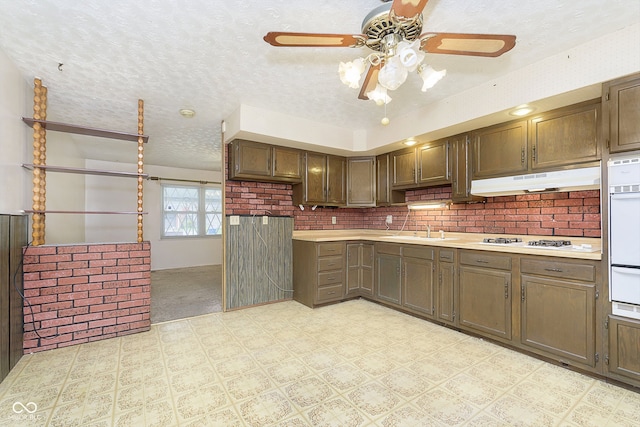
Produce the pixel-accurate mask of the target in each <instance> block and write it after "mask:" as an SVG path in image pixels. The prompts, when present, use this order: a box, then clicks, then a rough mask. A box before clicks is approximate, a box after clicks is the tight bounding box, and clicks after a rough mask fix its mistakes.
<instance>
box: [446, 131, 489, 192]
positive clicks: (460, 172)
mask: <svg viewBox="0 0 640 427" xmlns="http://www.w3.org/2000/svg"><path fill="white" fill-rule="evenodd" d="M449 141H450V143H451V160H452V162H451V172H452V179H451V181H452V182H451V200H452V201H453V202H454V203H457V202H471V201H481V200H484V197H480V196H473V195H471V170H472V165H471V143H470V140H469V135H467V134H462V135H456V136H453V137H451V138H449Z"/></svg>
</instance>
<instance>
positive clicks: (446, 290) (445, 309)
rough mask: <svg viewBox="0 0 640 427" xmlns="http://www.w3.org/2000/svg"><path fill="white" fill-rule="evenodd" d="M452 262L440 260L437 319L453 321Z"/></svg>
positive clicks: (454, 317) (454, 316)
mask: <svg viewBox="0 0 640 427" xmlns="http://www.w3.org/2000/svg"><path fill="white" fill-rule="evenodd" d="M454 271H455V270H454V264H453V263H451V262H441V263H440V266H439V272H438V282H439V283H438V286H439V289H438V319H439V320H442V321H444V322H449V323H453V322H455V319H456V315H455V308H454V293H453V292H454V287H453V278H454Z"/></svg>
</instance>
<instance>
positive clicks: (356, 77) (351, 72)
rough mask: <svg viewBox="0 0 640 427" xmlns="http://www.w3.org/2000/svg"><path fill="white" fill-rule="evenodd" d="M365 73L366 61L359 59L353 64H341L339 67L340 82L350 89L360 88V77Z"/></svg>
mask: <svg viewBox="0 0 640 427" xmlns="http://www.w3.org/2000/svg"><path fill="white" fill-rule="evenodd" d="M363 72H364V59H362V58H357V59H354V60H353V61H352V62H341V63H340V65H339V66H338V73H340V80H341V81H342V83H344V84H346V85H347V86H349V87H350V88H353V89H358V88H359V87H360V76H361V75H362V73H363Z"/></svg>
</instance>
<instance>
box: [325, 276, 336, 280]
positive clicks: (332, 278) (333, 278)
mask: <svg viewBox="0 0 640 427" xmlns="http://www.w3.org/2000/svg"><path fill="white" fill-rule="evenodd" d="M327 280H331V281H333V280H336V278H335V277H327Z"/></svg>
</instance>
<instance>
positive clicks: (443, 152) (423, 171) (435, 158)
mask: <svg viewBox="0 0 640 427" xmlns="http://www.w3.org/2000/svg"><path fill="white" fill-rule="evenodd" d="M450 151H451V143H450V142H449V141H448V140H447V139H443V140H440V141H434V142H428V143H426V144H423V145H420V146H419V147H417V148H416V156H417V162H418V173H417V184H418V185H419V186H431V185H443V184H449V183H451V158H450Z"/></svg>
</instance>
